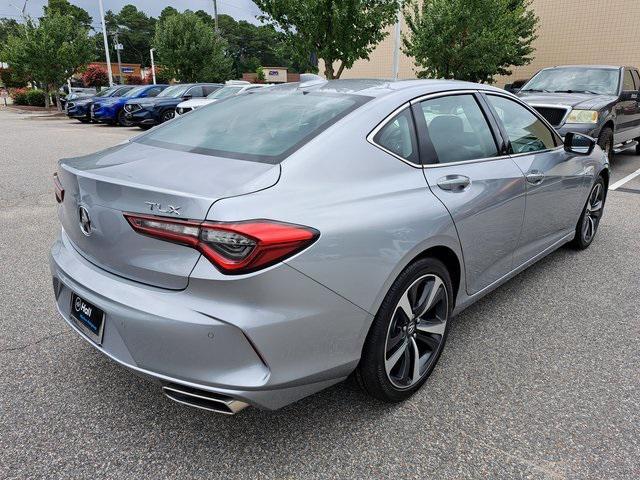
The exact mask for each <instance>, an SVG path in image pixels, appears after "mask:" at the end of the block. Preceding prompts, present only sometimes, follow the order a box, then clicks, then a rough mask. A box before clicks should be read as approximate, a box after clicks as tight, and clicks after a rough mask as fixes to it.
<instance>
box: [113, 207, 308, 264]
mask: <svg viewBox="0 0 640 480" xmlns="http://www.w3.org/2000/svg"><path fill="white" fill-rule="evenodd" d="M124 216H125V218H126V219H127V221H128V222H129V224H130V225H131V227H132V228H133V229H134V230H135V231H136V232H138V233H141V234H143V235H149V236H151V237H154V238H157V239H159V240H165V241H167V242H173V243H178V244H180V245H185V246H187V247H191V248H195V249H196V250H198V251H199V252H200V253H202V254H203V255H204V256H205V257H206V258H207V259H208V260H209V261H210V262H211V263H213V264H214V265H215V266H216V267H217V268H218V270H220V271H222V272H223V273H227V274H240V273H249V272H253V271H256V270H260V269H262V268H266V267H268V266H270V265H273V264H274V263H278V262H281V261H283V260H284V259H286V258H287V257H290V256H291V255H293V254H295V253H297V252H299V251H300V250H302V249H304V248H305V247H307V246H309V245H311V244H312V243H313V242H315V241H316V239H317V238H318V236H319V235H320V232H318V231H317V230H315V229H313V228H310V227H305V226H301V225H294V224H291V223H283V222H276V221H273V220H247V221H242V222H193V221H185V220H174V219H168V218H165V217H156V216H152V215H135V214H128V213H126V214H125V215H124Z"/></svg>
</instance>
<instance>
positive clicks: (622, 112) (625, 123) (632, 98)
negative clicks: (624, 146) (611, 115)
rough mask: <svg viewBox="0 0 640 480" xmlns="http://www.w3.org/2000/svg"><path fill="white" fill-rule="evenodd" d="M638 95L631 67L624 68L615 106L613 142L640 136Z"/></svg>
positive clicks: (639, 98) (639, 99)
mask: <svg viewBox="0 0 640 480" xmlns="http://www.w3.org/2000/svg"><path fill="white" fill-rule="evenodd" d="M639 101H640V97H638V85H636V81H635V80H634V77H633V74H632V73H631V69H629V68H625V69H624V73H623V77H622V92H621V93H620V101H619V102H618V104H617V106H616V116H617V122H616V129H615V133H614V143H616V144H618V143H622V142H626V141H628V140H633V139H634V138H636V137H638V136H640V103H638V102H639Z"/></svg>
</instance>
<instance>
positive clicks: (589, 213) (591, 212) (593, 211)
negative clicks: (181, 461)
mask: <svg viewBox="0 0 640 480" xmlns="http://www.w3.org/2000/svg"><path fill="white" fill-rule="evenodd" d="M606 199H607V191H606V189H605V183H604V179H603V178H602V177H598V179H597V180H596V181H595V182H594V184H593V186H592V187H591V190H589V196H588V197H587V201H586V202H585V204H584V207H583V209H582V214H581V215H580V219H579V220H578V224H577V225H576V234H575V237H573V240H572V241H571V246H572V247H573V248H575V249H577V250H584V249H585V248H588V247H589V245H591V243H592V242H593V239H594V238H595V236H596V233H597V232H598V226H599V225H600V219H601V218H602V214H603V212H604V205H605V201H606Z"/></svg>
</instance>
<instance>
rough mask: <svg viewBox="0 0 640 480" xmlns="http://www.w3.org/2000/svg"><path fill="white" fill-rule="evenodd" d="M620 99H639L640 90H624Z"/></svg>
mask: <svg viewBox="0 0 640 480" xmlns="http://www.w3.org/2000/svg"><path fill="white" fill-rule="evenodd" d="M620 100H622V101H628V100H638V91H637V90H624V91H623V92H622V93H621V94H620Z"/></svg>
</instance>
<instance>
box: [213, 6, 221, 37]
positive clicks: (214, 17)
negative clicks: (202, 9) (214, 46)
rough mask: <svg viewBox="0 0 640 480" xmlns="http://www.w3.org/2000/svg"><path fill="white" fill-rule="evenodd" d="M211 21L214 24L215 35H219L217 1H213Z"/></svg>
mask: <svg viewBox="0 0 640 480" xmlns="http://www.w3.org/2000/svg"><path fill="white" fill-rule="evenodd" d="M213 21H214V24H215V30H216V33H220V30H219V29H218V2H217V0H213Z"/></svg>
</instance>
